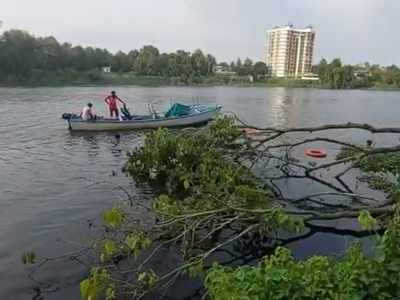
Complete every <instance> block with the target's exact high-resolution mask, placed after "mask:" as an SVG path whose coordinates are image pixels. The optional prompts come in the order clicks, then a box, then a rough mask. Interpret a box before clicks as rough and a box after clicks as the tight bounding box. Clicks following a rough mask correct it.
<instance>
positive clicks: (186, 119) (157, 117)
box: [62, 103, 222, 131]
mask: <svg viewBox="0 0 400 300" xmlns="http://www.w3.org/2000/svg"><path fill="white" fill-rule="evenodd" d="M221 109H222V106H220V105H216V106H208V105H202V104H196V105H190V106H189V105H183V104H179V103H175V104H174V105H173V106H172V107H171V108H170V109H169V110H168V111H167V112H166V113H164V114H159V113H156V112H155V111H154V109H150V111H151V113H150V114H149V115H133V116H131V115H130V114H129V110H127V109H126V108H124V110H123V109H121V112H122V114H121V115H122V119H121V120H118V119H110V118H104V117H96V119H94V120H88V121H87V120H83V119H82V118H81V117H79V116H78V115H75V114H70V113H65V114H63V116H62V118H63V119H65V120H66V121H67V123H68V128H69V129H70V130H72V131H111V130H116V131H117V130H133V129H151V128H160V127H188V126H194V125H201V124H205V123H207V122H208V121H210V120H212V119H213V118H214V117H215V116H216V115H217V114H218V113H219V112H220V111H221Z"/></svg>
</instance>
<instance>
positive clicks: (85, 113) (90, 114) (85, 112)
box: [81, 102, 96, 121]
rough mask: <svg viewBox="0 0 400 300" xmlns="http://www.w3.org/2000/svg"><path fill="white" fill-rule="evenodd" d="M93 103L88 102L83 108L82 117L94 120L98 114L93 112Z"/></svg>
mask: <svg viewBox="0 0 400 300" xmlns="http://www.w3.org/2000/svg"><path fill="white" fill-rule="evenodd" d="M92 106H93V105H92V103H90V102H89V103H88V104H87V105H86V106H85V107H84V108H83V110H82V113H81V118H82V119H83V120H85V121H89V120H94V119H95V118H96V116H95V115H94V114H93V111H92Z"/></svg>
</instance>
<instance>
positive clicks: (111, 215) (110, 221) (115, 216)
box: [103, 207, 124, 229]
mask: <svg viewBox="0 0 400 300" xmlns="http://www.w3.org/2000/svg"><path fill="white" fill-rule="evenodd" d="M123 218H124V216H123V214H122V211H121V210H120V209H118V208H116V207H114V208H112V209H111V210H109V211H106V212H104V213H103V221H104V223H105V224H106V225H107V226H110V227H111V228H114V229H115V228H118V227H120V226H121V224H122V221H123Z"/></svg>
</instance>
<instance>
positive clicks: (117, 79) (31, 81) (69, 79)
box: [0, 71, 400, 91]
mask: <svg viewBox="0 0 400 300" xmlns="http://www.w3.org/2000/svg"><path fill="white" fill-rule="evenodd" d="M105 85H106V86H111V85H112V86H143V87H159V86H200V87H201V86H204V87H208V86H237V87H285V88H317V89H330V87H329V86H328V85H326V84H322V83H321V82H319V81H307V80H297V79H285V78H268V79H259V80H256V81H253V82H251V81H250V80H249V77H248V76H232V77H228V76H218V75H214V76H208V77H187V78H184V77H164V76H143V75H136V74H134V73H120V74H118V73H108V74H104V73H100V72H96V71H90V72H63V73H37V74H33V75H32V76H30V77H29V78H28V79H21V78H7V79H6V80H1V81H0V86H3V87H41V86H45V87H58V86H105ZM357 89H368V90H369V89H370V90H390V91H397V90H399V89H400V88H399V87H397V86H393V85H376V86H372V87H369V86H365V87H363V86H360V87H357Z"/></svg>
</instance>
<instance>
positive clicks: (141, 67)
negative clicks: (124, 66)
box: [134, 46, 160, 75]
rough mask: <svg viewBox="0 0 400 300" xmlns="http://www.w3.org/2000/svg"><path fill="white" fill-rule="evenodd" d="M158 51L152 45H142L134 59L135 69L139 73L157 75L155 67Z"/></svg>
mask: <svg viewBox="0 0 400 300" xmlns="http://www.w3.org/2000/svg"><path fill="white" fill-rule="evenodd" d="M159 56H160V52H159V51H158V49H157V48H155V47H153V46H144V47H143V48H142V49H140V51H139V55H138V56H137V58H136V60H135V68H134V69H135V71H136V72H137V73H138V74H140V75H159V72H158V71H159V70H158V68H157V64H158V58H159Z"/></svg>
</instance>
